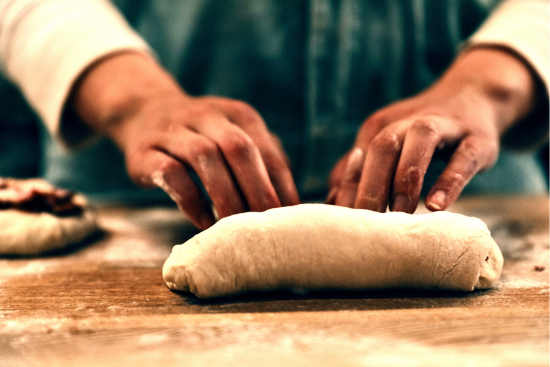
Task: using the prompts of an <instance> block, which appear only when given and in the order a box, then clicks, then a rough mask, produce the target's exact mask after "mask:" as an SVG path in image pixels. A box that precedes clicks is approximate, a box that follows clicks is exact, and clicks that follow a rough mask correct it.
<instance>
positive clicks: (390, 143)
mask: <svg viewBox="0 0 550 367" xmlns="http://www.w3.org/2000/svg"><path fill="white" fill-rule="evenodd" d="M371 147H372V148H373V149H374V150H376V151H380V152H383V153H388V154H391V153H398V152H399V151H400V150H401V144H400V142H399V138H398V136H397V134H395V133H393V132H390V131H382V132H380V133H379V134H378V135H376V136H375V137H374V139H373V140H372V142H371Z"/></svg>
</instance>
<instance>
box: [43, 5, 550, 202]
mask: <svg viewBox="0 0 550 367" xmlns="http://www.w3.org/2000/svg"><path fill="white" fill-rule="evenodd" d="M114 2H115V4H116V5H117V6H118V7H119V9H120V10H121V11H122V13H123V14H125V16H126V17H127V19H128V20H129V22H130V23H131V24H132V26H133V27H134V28H135V29H136V30H137V31H138V32H139V33H140V34H141V35H142V36H143V37H144V38H145V39H146V40H147V42H149V44H150V45H151V46H152V47H153V49H154V50H155V51H156V53H157V56H158V60H159V62H160V63H161V64H162V65H163V66H164V67H165V68H166V69H167V70H169V71H170V72H171V73H172V74H173V75H174V76H175V77H176V78H177V80H178V81H179V82H180V83H181V85H182V86H183V87H184V89H186V90H187V91H188V92H189V93H191V94H194V95H205V94H209V95H219V96H226V97H232V98H236V99H240V100H244V101H246V102H248V103H250V104H251V105H252V106H253V107H255V108H256V109H257V110H258V111H259V112H260V114H261V115H262V117H263V118H264V119H265V121H266V123H267V125H268V127H269V128H270V129H271V131H273V132H275V133H276V134H277V135H278V136H279V137H280V138H281V140H282V142H283V146H284V148H285V150H286V152H287V154H288V156H289V158H290V160H291V162H292V169H293V174H294V177H295V179H296V183H297V185H298V188H299V190H300V193H301V195H302V197H303V198H305V199H308V198H315V199H319V198H322V196H323V195H325V194H326V182H327V177H328V174H329V172H330V170H331V169H332V167H333V166H334V164H335V163H336V161H337V160H338V159H339V158H340V157H341V156H342V155H343V154H344V153H345V152H346V151H347V150H348V149H349V148H350V146H351V145H352V143H353V141H354V138H355V135H356V132H357V129H358V127H359V126H360V124H361V123H362V122H363V121H364V119H365V118H366V117H367V116H369V114H371V113H372V112H374V111H375V110H377V109H379V108H381V107H383V106H385V105H387V104H388V103H391V102H393V101H396V100H398V99H400V98H403V97H407V96H410V95H413V94H415V93H417V92H419V91H421V90H422V89H423V88H425V87H426V86H428V85H429V84H430V83H432V82H433V81H434V80H435V78H437V77H438V76H439V75H440V74H441V73H442V72H443V70H445V68H446V67H447V66H448V65H449V63H450V62H451V60H452V59H453V58H454V56H455V54H456V50H457V49H458V47H459V45H460V43H461V42H462V41H463V40H465V38H466V37H468V36H469V35H470V34H471V33H472V32H473V31H474V30H475V29H476V27H477V26H478V25H479V24H480V23H481V22H482V20H483V19H484V18H485V17H486V15H487V14H488V12H489V11H490V10H491V8H492V7H493V6H494V3H495V2H494V1H488V0H485V1H482V0H478V1H474V0H469V1H468V0H448V1H441V0H395V1H393V0H392V1H383V0H371V1H368V0H340V1H337V0H310V1H305V0H304V1H298V0H187V1H178V0H116V1H114ZM47 145H48V149H47V161H48V162H49V164H48V165H47V167H46V170H45V175H46V176H47V177H48V178H49V179H50V180H52V181H53V182H54V183H57V184H60V185H61V186H64V187H69V188H72V189H76V190H80V191H84V192H86V193H88V194H89V195H94V194H96V195H97V194H101V193H103V194H104V193H110V194H109V195H111V196H113V195H115V194H116V195H118V194H123V193H126V195H127V196H128V195H129V196H128V197H131V198H136V197H141V198H145V196H144V195H146V194H143V193H142V192H141V191H136V190H137V189H136V188H135V186H133V184H131V183H130V182H129V180H128V179H127V178H126V177H125V176H124V175H123V174H121V172H123V171H122V170H123V168H122V167H121V165H122V159H121V158H120V157H119V156H118V153H117V152H116V149H115V148H114V147H113V146H112V145H111V144H110V143H107V142H100V143H99V144H98V145H96V146H93V147H90V148H88V149H87V150H84V151H80V152H77V153H76V154H74V153H71V154H69V153H67V152H64V151H63V150H62V149H60V148H59V147H58V146H55V144H54V143H53V142H51V141H49V142H48V143H47ZM98 157H102V158H98ZM98 159H99V161H98ZM92 160H96V162H97V161H98V162H102V163H101V164H98V163H90V162H91V161H92ZM86 162H88V163H86ZM493 171H494V172H499V174H495V175H492V174H491V172H488V173H486V174H484V175H481V176H478V177H476V178H474V180H472V182H471V183H470V185H469V186H468V188H467V191H468V192H472V193H479V192H487V191H489V192H511V191H516V192H521V191H524V192H525V191H528V192H541V191H544V190H545V184H544V181H543V176H542V172H541V170H540V167H538V166H537V164H536V161H535V159H534V157H533V156H532V155H522V156H518V155H514V154H512V153H507V152H505V153H503V156H502V157H501V159H500V160H499V162H498V163H497V165H496V167H495V169H494V170H493ZM510 171H511V172H510ZM76 172H81V174H78V175H77V174H76ZM437 172H438V167H437V164H435V165H434V167H432V168H431V169H430V177H429V178H428V180H427V181H428V182H433V177H434V176H435V175H437ZM90 177H91V178H90ZM503 178H504V179H503ZM116 195H115V196H116ZM154 195H155V197H156V196H157V195H158V193H155V194H154Z"/></svg>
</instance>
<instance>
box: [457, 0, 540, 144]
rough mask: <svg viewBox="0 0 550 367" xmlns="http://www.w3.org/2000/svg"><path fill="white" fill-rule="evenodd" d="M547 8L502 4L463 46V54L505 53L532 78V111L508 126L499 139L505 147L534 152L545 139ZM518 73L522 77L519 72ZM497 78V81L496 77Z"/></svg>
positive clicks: (527, 0)
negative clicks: (483, 50) (480, 51)
mask: <svg viewBox="0 0 550 367" xmlns="http://www.w3.org/2000/svg"><path fill="white" fill-rule="evenodd" d="M548 6H549V3H548V0H507V1H502V3H501V4H500V5H499V6H498V7H497V8H496V9H495V11H494V12H493V13H492V14H491V15H490V17H489V18H488V19H487V20H486V21H485V22H484V23H483V25H482V26H481V27H480V29H479V30H477V31H476V32H475V34H474V35H473V36H472V37H471V38H470V39H468V41H467V42H466V44H465V48H466V50H468V49H469V48H473V49H476V48H480V47H481V48H495V49H500V50H503V51H506V52H508V53H509V55H511V56H513V57H515V58H516V60H517V61H519V62H520V63H523V66H524V67H525V68H526V69H527V70H528V71H529V72H530V74H531V76H532V78H533V82H534V87H535V99H536V100H535V101H534V104H533V109H532V110H531V111H529V113H528V114H527V115H526V116H524V118H523V119H519V120H517V121H515V122H513V123H512V125H511V126H509V128H508V130H507V133H506V134H504V136H503V137H502V139H501V142H502V144H503V145H504V146H508V147H512V148H533V147H537V146H538V145H539V144H540V143H542V142H544V141H547V139H548V95H549V91H550V80H549V79H550V68H549V65H550V13H549V12H548ZM487 64H488V65H491V64H490V63H487ZM518 65H519V64H518ZM497 66H498V65H497ZM495 70H497V68H495ZM510 70H513V69H510ZM520 73H522V74H523V72H522V71H520ZM495 74H496V73H495ZM496 75H497V77H498V74H496ZM504 76H506V77H507V78H508V77H510V74H509V73H506V74H503V75H502V77H501V79H502V80H503V81H504V79H505V78H504ZM512 77H514V76H512Z"/></svg>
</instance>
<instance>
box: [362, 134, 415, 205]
mask: <svg viewBox="0 0 550 367" xmlns="http://www.w3.org/2000/svg"><path fill="white" fill-rule="evenodd" d="M403 136H404V132H403V131H399V130H389V129H384V130H382V131H381V132H380V133H379V134H378V135H376V137H375V138H374V139H372V141H371V143H370V146H369V148H368V151H367V155H366V157H365V164H364V165H363V173H362V176H361V181H360V182H359V186H358V188H357V197H356V199H355V203H354V208H358V209H369V210H375V211H378V212H384V211H385V210H386V207H387V205H388V196H389V193H390V187H391V184H392V181H393V175H394V172H395V168H396V166H397V162H398V160H399V154H400V152H401V146H402V143H403Z"/></svg>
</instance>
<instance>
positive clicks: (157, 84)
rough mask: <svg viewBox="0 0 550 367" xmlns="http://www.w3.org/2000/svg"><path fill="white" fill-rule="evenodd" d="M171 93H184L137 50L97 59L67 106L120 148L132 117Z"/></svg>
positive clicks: (81, 78) (84, 75) (150, 59)
mask: <svg viewBox="0 0 550 367" xmlns="http://www.w3.org/2000/svg"><path fill="white" fill-rule="evenodd" d="M174 92H176V93H177V94H178V95H180V96H183V95H184V94H183V91H182V90H181V88H179V86H178V85H177V83H176V82H175V81H174V80H173V79H172V78H171V77H170V76H169V75H168V74H167V73H166V72H165V71H164V70H163V69H162V68H161V67H160V66H159V65H158V64H157V63H156V62H155V60H153V59H152V58H151V57H149V56H148V55H145V54H141V53H138V52H121V53H116V54H112V55H109V56H107V57H105V58H103V59H100V60H98V61H97V62H96V63H94V64H92V65H91V66H90V67H89V68H88V69H87V70H86V71H85V72H84V73H83V74H82V75H81V77H80V78H79V80H78V81H77V82H76V83H75V86H74V87H73V90H72V92H71V96H70V98H69V102H68V108H69V109H71V110H72V112H73V113H75V114H76V115H77V116H78V117H79V118H80V119H81V120H82V121H83V122H84V123H85V124H86V125H88V126H89V127H90V128H91V129H92V130H94V131H96V132H97V133H99V134H102V135H106V136H108V137H109V138H111V139H113V140H114V141H115V143H116V144H117V145H119V147H121V148H122V146H123V145H124V142H123V141H124V139H125V137H127V136H128V133H127V131H126V129H127V123H128V121H131V120H132V116H134V115H135V114H137V113H138V112H139V111H140V110H142V109H143V108H144V107H145V106H147V105H148V104H150V103H151V102H152V101H154V100H158V98H159V97H160V98H161V99H162V98H163V96H167V95H173V94H174Z"/></svg>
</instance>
